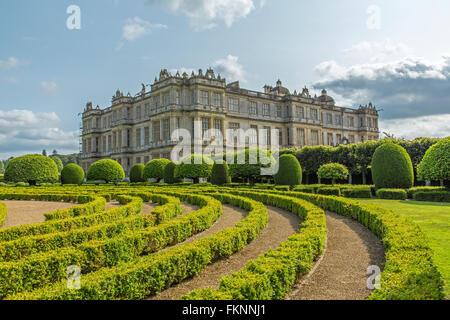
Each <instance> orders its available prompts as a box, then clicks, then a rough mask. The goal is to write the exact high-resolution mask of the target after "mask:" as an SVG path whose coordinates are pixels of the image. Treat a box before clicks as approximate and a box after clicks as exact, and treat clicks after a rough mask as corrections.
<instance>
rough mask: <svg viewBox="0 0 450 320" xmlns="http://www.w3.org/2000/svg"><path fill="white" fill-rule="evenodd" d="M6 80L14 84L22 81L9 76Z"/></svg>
mask: <svg viewBox="0 0 450 320" xmlns="http://www.w3.org/2000/svg"><path fill="white" fill-rule="evenodd" d="M6 81H8V82H9V83H12V84H18V83H20V80H19V79H17V78H15V77H9V78H7V79H6Z"/></svg>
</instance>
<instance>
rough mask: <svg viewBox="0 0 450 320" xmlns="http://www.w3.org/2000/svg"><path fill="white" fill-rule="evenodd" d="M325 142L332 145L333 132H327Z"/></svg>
mask: <svg viewBox="0 0 450 320" xmlns="http://www.w3.org/2000/svg"><path fill="white" fill-rule="evenodd" d="M327 142H328V145H329V146H332V145H333V144H334V143H333V134H332V133H328V134H327Z"/></svg>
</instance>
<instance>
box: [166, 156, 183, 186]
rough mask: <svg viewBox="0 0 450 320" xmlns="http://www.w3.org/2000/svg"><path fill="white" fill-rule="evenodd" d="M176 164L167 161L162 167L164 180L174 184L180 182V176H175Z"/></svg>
mask: <svg viewBox="0 0 450 320" xmlns="http://www.w3.org/2000/svg"><path fill="white" fill-rule="evenodd" d="M177 168H178V165H177V164H176V163H175V162H172V161H171V162H169V163H168V164H167V165H166V167H165V168H164V182H165V183H168V184H174V183H179V182H181V178H180V177H179V176H177Z"/></svg>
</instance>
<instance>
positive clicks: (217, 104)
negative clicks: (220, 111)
mask: <svg viewBox="0 0 450 320" xmlns="http://www.w3.org/2000/svg"><path fill="white" fill-rule="evenodd" d="M212 97H213V105H214V107H220V106H221V105H222V103H221V102H222V101H221V100H222V99H221V97H220V93H213V96H212Z"/></svg>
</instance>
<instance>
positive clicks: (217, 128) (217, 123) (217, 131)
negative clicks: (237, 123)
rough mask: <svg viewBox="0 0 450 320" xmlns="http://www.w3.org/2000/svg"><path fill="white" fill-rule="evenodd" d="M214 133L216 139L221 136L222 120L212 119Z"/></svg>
mask: <svg viewBox="0 0 450 320" xmlns="http://www.w3.org/2000/svg"><path fill="white" fill-rule="evenodd" d="M214 131H215V136H216V137H217V136H219V134H222V120H220V119H214Z"/></svg>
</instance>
